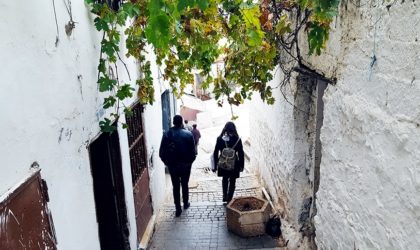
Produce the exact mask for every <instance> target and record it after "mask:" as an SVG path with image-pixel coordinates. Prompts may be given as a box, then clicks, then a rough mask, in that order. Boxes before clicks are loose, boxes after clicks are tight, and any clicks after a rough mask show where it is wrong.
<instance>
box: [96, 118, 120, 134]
mask: <svg viewBox="0 0 420 250" xmlns="http://www.w3.org/2000/svg"><path fill="white" fill-rule="evenodd" d="M99 127H100V128H101V131H102V132H104V133H112V132H114V131H115V130H116V129H117V127H116V126H113V125H112V121H111V120H110V119H108V118H105V119H104V120H103V121H100V122H99Z"/></svg>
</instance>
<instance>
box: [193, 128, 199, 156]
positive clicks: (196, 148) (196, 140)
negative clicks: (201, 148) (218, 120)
mask: <svg viewBox="0 0 420 250" xmlns="http://www.w3.org/2000/svg"><path fill="white" fill-rule="evenodd" d="M192 127H193V129H192V131H191V133H192V134H193V137H194V142H195V152H196V153H197V154H198V142H199V141H200V138H201V134H200V130H198V129H197V124H193V125H192Z"/></svg>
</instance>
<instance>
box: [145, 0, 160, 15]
mask: <svg viewBox="0 0 420 250" xmlns="http://www.w3.org/2000/svg"><path fill="white" fill-rule="evenodd" d="M147 7H148V9H149V13H150V17H153V16H155V15H158V14H159V13H160V12H161V9H162V7H163V2H162V0H150V2H149V4H148V6H147Z"/></svg>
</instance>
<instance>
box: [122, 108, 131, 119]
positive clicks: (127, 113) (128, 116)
mask: <svg viewBox="0 0 420 250" xmlns="http://www.w3.org/2000/svg"><path fill="white" fill-rule="evenodd" d="M124 114H125V117H126V118H130V117H131V116H133V110H131V108H129V107H125V108H124Z"/></svg>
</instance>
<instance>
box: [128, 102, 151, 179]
mask: <svg viewBox="0 0 420 250" xmlns="http://www.w3.org/2000/svg"><path fill="white" fill-rule="evenodd" d="M132 111H133V115H132V116H130V117H127V118H126V122H127V126H128V128H127V134H128V146H129V148H130V161H131V176H132V181H133V186H134V185H135V184H136V181H137V180H138V179H139V178H140V176H141V175H142V174H143V172H144V170H145V169H146V167H147V160H146V159H147V158H146V144H145V142H144V127H143V119H142V113H143V106H142V105H140V104H139V103H137V104H135V105H134V106H133V108H132Z"/></svg>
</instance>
